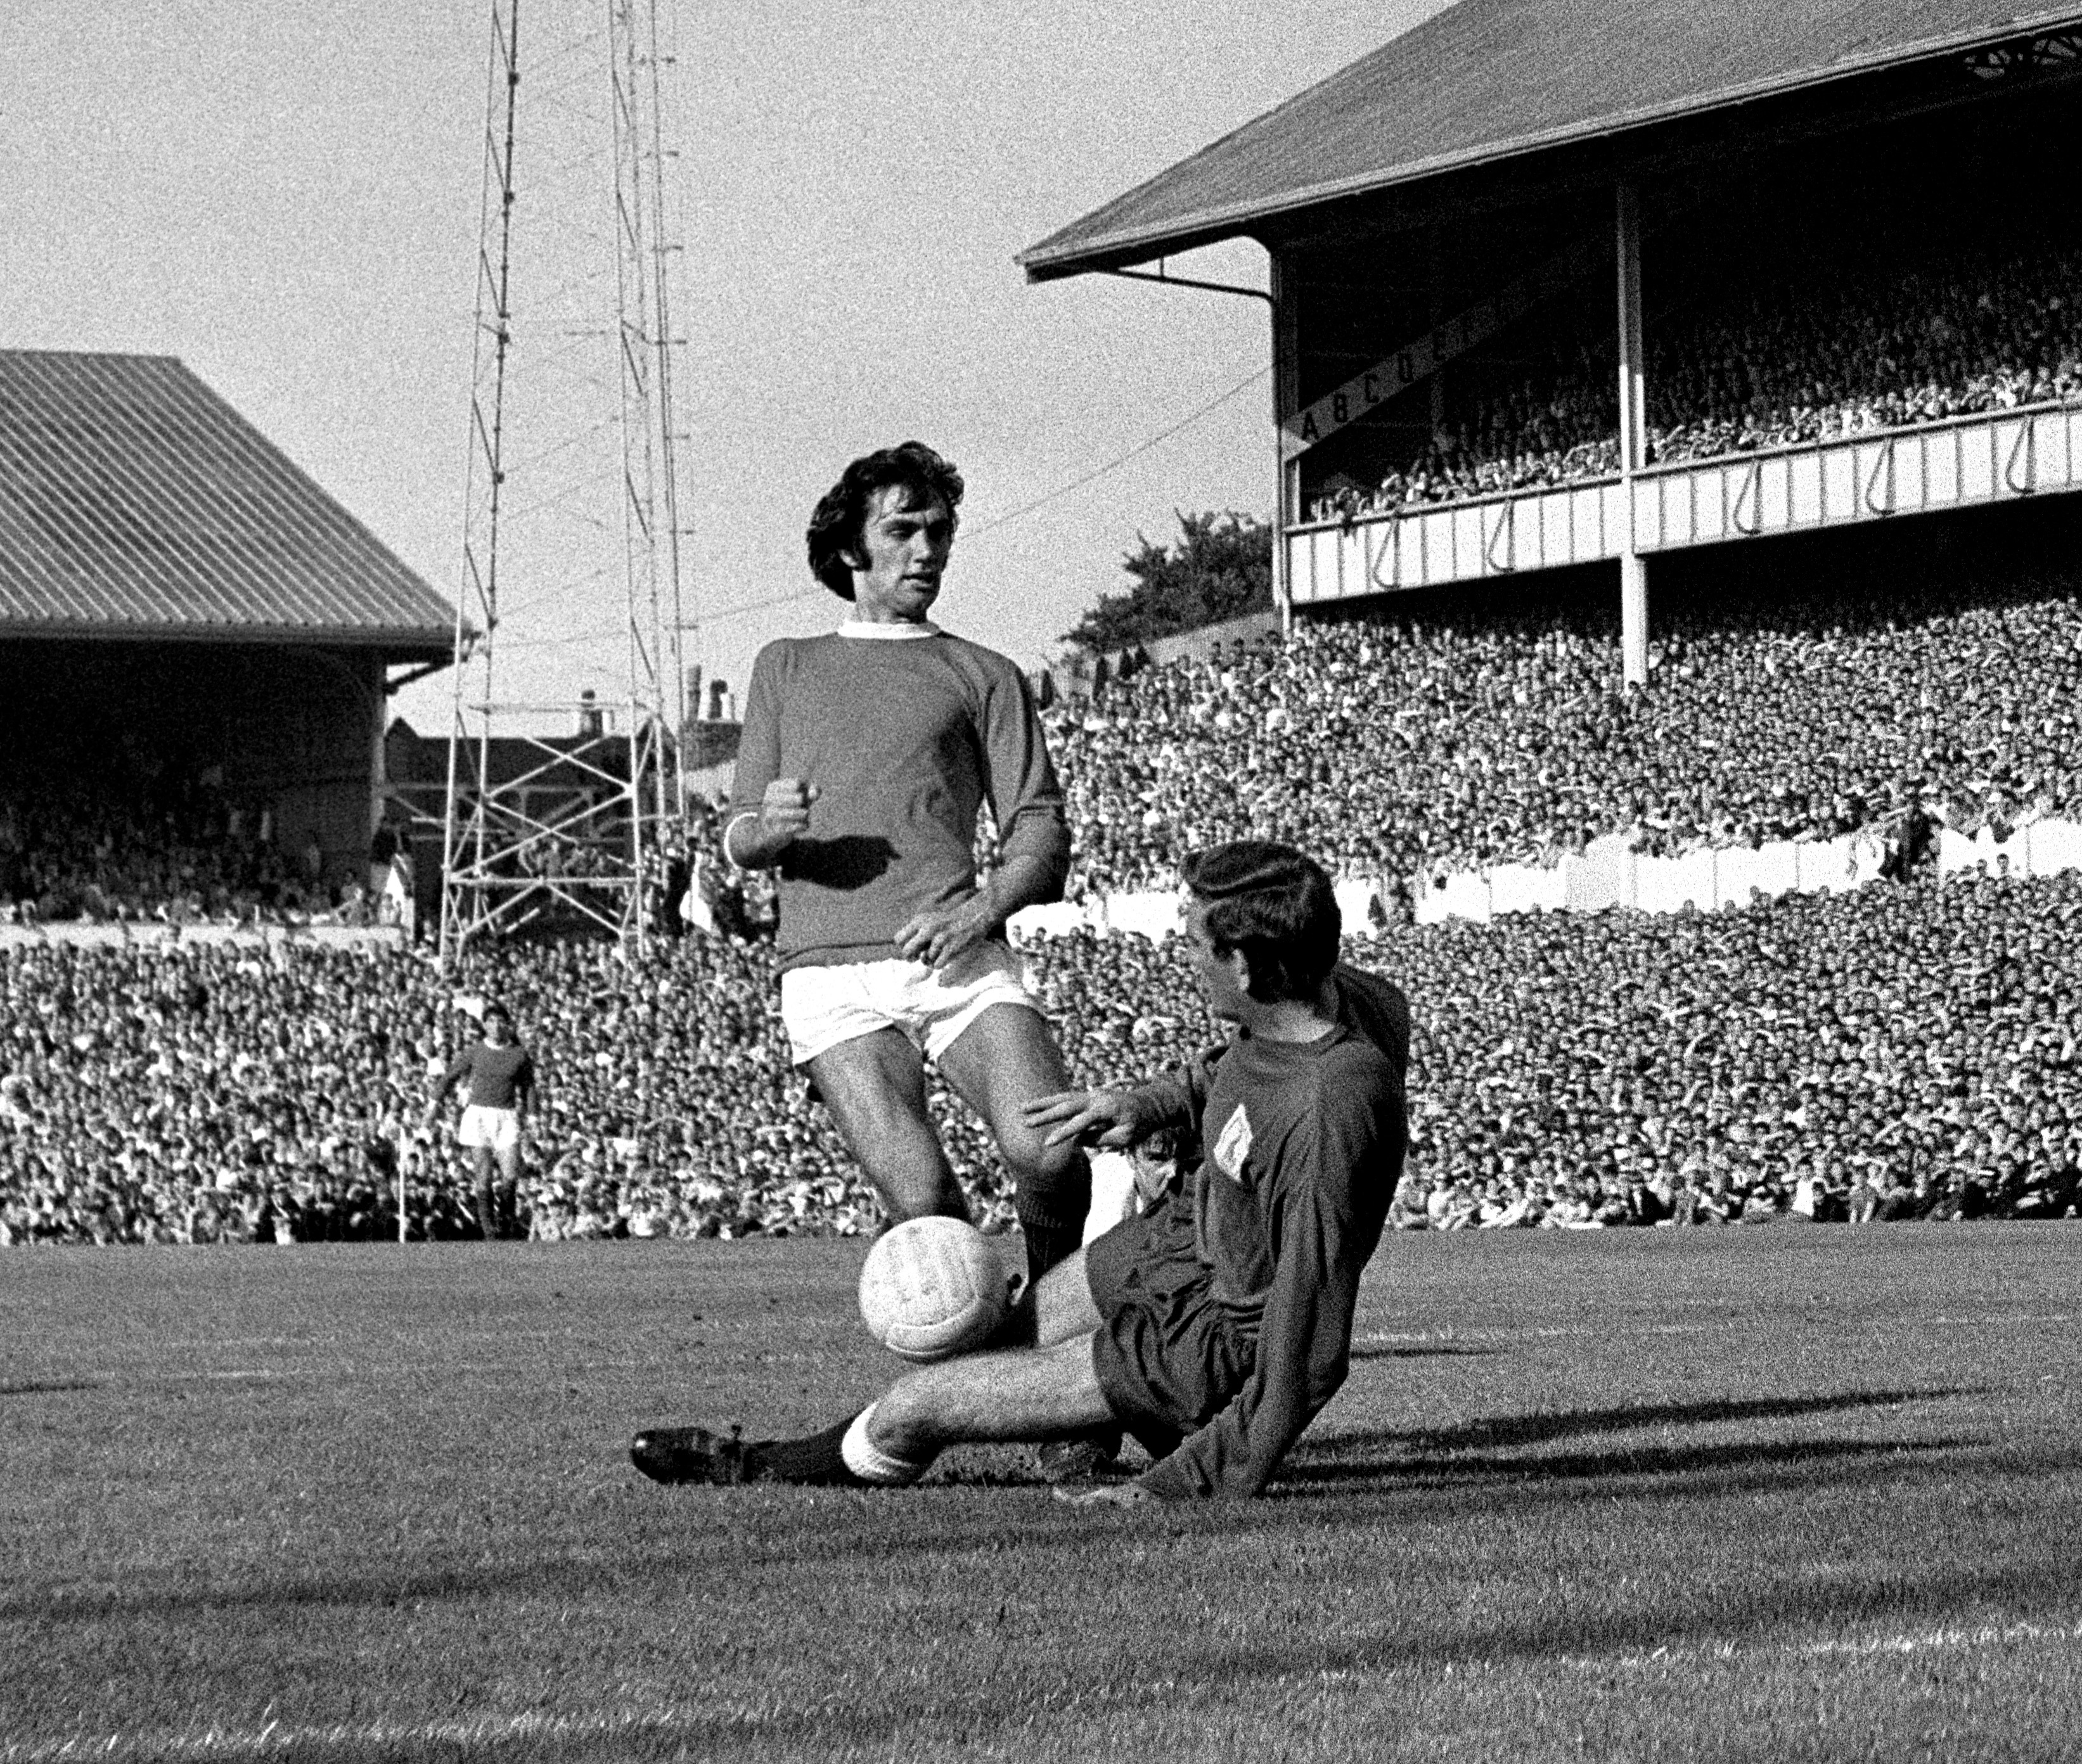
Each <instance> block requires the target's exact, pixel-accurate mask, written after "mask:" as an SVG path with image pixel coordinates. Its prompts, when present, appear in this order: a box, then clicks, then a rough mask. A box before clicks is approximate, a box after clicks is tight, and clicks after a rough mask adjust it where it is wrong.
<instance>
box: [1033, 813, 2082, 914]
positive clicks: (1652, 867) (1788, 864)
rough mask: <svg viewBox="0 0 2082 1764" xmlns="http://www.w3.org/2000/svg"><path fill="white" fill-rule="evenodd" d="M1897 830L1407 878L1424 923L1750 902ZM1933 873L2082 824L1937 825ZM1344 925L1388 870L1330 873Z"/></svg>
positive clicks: (1866, 880)
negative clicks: (2009, 829) (2006, 828)
mask: <svg viewBox="0 0 2082 1764" xmlns="http://www.w3.org/2000/svg"><path fill="white" fill-rule="evenodd" d="M1894 849H1895V846H1894V840H1893V839H1892V838H1891V837H1890V836H1887V835H1885V834H1881V833H1877V832H1866V833H1852V834H1848V835H1846V836H1844V837H1843V838H1841V839H1833V840H1774V841H1772V843H1770V844H1764V845H1760V846H1755V847H1751V846H1748V845H1735V846H1723V847H1705V848H1701V849H1699V850H1697V851H1692V852H1687V853H1684V855H1683V856H1682V857H1647V856H1645V855H1644V854H1642V853H1639V852H1637V851H1633V850H1632V849H1630V848H1629V847H1628V844H1627V842H1626V840H1625V839H1624V838H1623V837H1621V836H1619V835H1617V834H1610V835H1608V836H1606V837H1604V838H1603V839H1599V840H1592V841H1591V844H1590V845H1589V847H1588V848H1587V849H1586V850H1585V851H1584V852H1583V853H1581V854H1580V855H1575V854H1571V855H1570V856H1568V857H1563V858H1561V859H1560V860H1559V861H1557V862H1555V863H1553V864H1549V865H1535V864H1499V865H1496V866H1495V867H1494V868H1493V869H1481V870H1455V871H1441V872H1439V873H1437V874H1432V875H1428V876H1419V877H1417V878H1414V880H1413V881H1412V882H1411V884H1410V895H1411V900H1412V903H1413V905H1414V908H1415V911H1416V916H1417V922H1418V924H1420V925H1430V924H1443V923H1445V921H1447V920H1449V919H1465V920H1475V921H1477V922H1479V923H1481V924H1487V923H1488V922H1489V921H1490V920H1493V919H1498V918H1502V917H1503V916H1507V915H1508V914H1511V913H1515V912H1604V911H1609V910H1610V909H1612V908H1613V907H1627V908H1629V909H1631V910H1632V911H1636V912H1653V913H1673V912H1682V911H1685V909H1686V908H1688V907H1690V908H1693V909H1696V911H1701V912H1716V911H1720V910H1721V909H1722V908H1723V907H1749V906H1754V905H1755V903H1757V902H1758V901H1759V900H1760V899H1762V900H1776V899H1778V898H1779V897H1780V896H1781V895H1840V894H1848V893H1850V892H1851V891H1852V890H1854V889H1858V888H1863V887H1865V886H1868V885H1869V884H1870V883H1873V882H1878V880H1879V879H1880V878H1881V876H1882V874H1884V872H1885V870H1886V865H1887V863H1888V861H1889V860H1890V858H1891V857H1893V856H1894ZM1937 868H1938V874H1939V876H1940V878H1944V879H1949V878H1952V877H1953V876H1958V875H1962V874H1969V873H1970V872H1973V871H1975V870H1979V869H1985V870H1987V871H1988V872H1989V873H1990V874H2006V875H2011V876H2055V875H2059V874H2062V873H2063V871H2067V870H2082V825H2078V824H2077V823H2074V822H2072V821H2059V820H2041V821H2034V822H2032V823H2029V825H2026V826H2024V827H2019V828H2018V829H2017V831H2015V832H2013V833H2012V835H2011V836H2010V837H2009V838H2008V840H1998V839H1997V838H1996V836H1995V834H1994V832H1993V831H1991V830H1988V829H1985V828H1984V829H1983V831H1980V832H1979V833H1977V834H1972V835H1969V834H1966V833H1960V832H1956V831H1953V829H1952V828H1950V827H1940V828H1939V829H1938V845H1937ZM1337 889H1338V907H1339V908H1340V910H1341V911H1342V914H1343V916H1344V921H1345V928H1346V930H1347V932H1349V933H1352V934H1354V935H1355V936H1359V937H1371V936H1372V935H1374V934H1375V930H1376V926H1375V924H1374V920H1375V911H1374V909H1375V907H1376V903H1379V902H1380V901H1382V900H1384V899H1386V898H1387V896H1388V895H1389V894H1390V893H1391V892H1392V891H1393V889H1392V885H1390V884H1389V882H1387V880H1386V879H1385V878H1373V877H1347V878H1344V879H1342V880H1341V881H1340V882H1338V884H1337ZM1180 924H1181V916H1180V906H1179V898H1178V895H1177V893H1176V892H1175V891H1172V892H1157V891H1147V892H1145V891H1136V892H1132V893H1123V894H1117V895H1091V896H1089V897H1087V898H1086V899H1084V900H1082V901H1080V902H1077V903H1075V904H1074V905H1073V904H1072V903H1068V902H1059V903H1057V904H1056V905H1054V906H1052V907H1028V908H1027V909H1026V911H1024V912H1021V913H1018V914H1016V915H1015V916H1014V918H1013V920H1012V927H1011V928H1012V934H1013V937H1014V941H1021V942H1023V941H1026V940H1027V939H1028V938H1030V937H1060V936H1063V935H1065V934H1066V933H1070V932H1073V931H1092V932H1095V933H1098V935H1100V936H1102V937H1106V936H1110V935H1112V934H1114V933H1119V932H1132V933H1136V934H1138V935H1140V936H1142V937H1151V938H1156V939H1161V938H1164V937H1169V936H1170V935H1171V933H1173V932H1174V931H1176V930H1178V928H1179V927H1180Z"/></svg>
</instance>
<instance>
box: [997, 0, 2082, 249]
mask: <svg viewBox="0 0 2082 1764" xmlns="http://www.w3.org/2000/svg"><path fill="white" fill-rule="evenodd" d="M2077 22H2082V6H2075V5H2072V4H2070V5H2067V6H2049V5H2045V4H2038V5H2032V4H2029V0H2025V3H2020V0H1733V3H1727V4H1715V3H1708V0H1460V3H1459V4H1458V5H1456V6H1449V7H1448V8H1447V9H1446V10H1445V11H1443V12H1440V13H1438V14H1436V15H1434V16H1433V17H1431V18H1430V19H1427V20H1426V21H1425V22H1424V23H1422V24H1420V25H1418V27H1416V28H1415V29H1414V30H1412V31H1410V32H1406V33H1405V34H1404V35H1403V36H1399V37H1397V38H1396V39H1395V40H1393V42H1391V43H1389V44H1386V45H1384V47H1382V48H1378V49H1376V50H1375V51H1374V52H1373V53H1372V54H1371V55H1367V56H1363V57H1361V58H1360V59H1359V60H1358V61H1355V62H1353V63H1352V65H1351V66H1349V67H1347V68H1346V69H1344V70H1343V71H1342V72H1341V73H1338V74H1332V75H1331V76H1330V78H1328V79H1326V80H1325V81H1323V82H1321V84H1319V85H1316V86H1311V87H1310V88H1309V90H1308V91H1305V92H1303V93H1301V94H1300V95H1299V96H1297V97H1295V98H1292V99H1288V101H1287V102H1286V103H1283V104H1282V105H1280V106H1279V108H1278V109H1276V110H1272V111H1269V112H1266V114H1265V115H1264V116H1261V117H1259V118H1258V120H1256V121H1254V122H1250V123H1246V124H1244V126H1243V127H1242V128H1239V129H1237V130H1236V131H1235V132H1234V133H1233V134H1229V135H1226V136H1224V137H1223V138H1222V139H1221V140H1220V141H1216V142H1215V143H1214V144H1213V145H1212V146H1209V147H1205V148H1203V149H1201V150H1200V151H1199V153H1197V154H1194V155H1193V156H1192V158H1190V159H1185V160H1182V161H1180V162H1179V163H1178V164H1177V165H1175V166H1173V167H1172V168H1171V169H1170V171H1165V172H1162V173H1160V174H1159V175H1157V176H1156V177H1154V178H1153V179H1150V180H1149V181H1148V183H1144V184H1142V185H1140V186H1139V187H1136V188H1135V189H1133V190H1131V191H1129V192H1127V194H1126V195H1125V196H1117V197H1115V199H1114V200H1112V201H1111V202H1109V203H1107V204H1106V205H1105V206H1104V207H1103V208H1097V209H1094V211H1093V212H1092V213H1089V214H1088V215H1086V216H1085V217H1084V218H1083V219H1082V220H1081V221H1076V222H1074V223H1073V225H1069V226H1067V227H1065V228H1064V229H1062V230H1061V231H1060V232H1059V233H1056V234H1052V235H1051V236H1050V237H1049V238H1046V239H1043V241H1042V242H1040V243H1039V244H1038V245H1035V246H1030V247H1029V248H1028V249H1027V250H1025V251H1022V253H1021V254H1020V255H1019V259H1018V261H1019V262H1020V263H1022V265H1023V266H1024V267H1026V272H1027V274H1028V275H1029V276H1031V277H1032V278H1034V279H1035V280H1045V279H1047V278H1049V277H1052V276H1074V275H1077V274H1079V273H1081V272H1084V271H1087V270H1094V269H1104V268H1109V267H1118V266H1119V265H1122V264H1126V263H1140V262H1143V261H1145V260H1147V259H1149V258H1151V257H1153V256H1156V255H1158V254H1159V253H1161V252H1165V251H1178V250H1186V249H1188V248H1190V247H1191V246H1196V245H1207V244H1212V243H1213V242H1215V241H1216V240H1217V239H1220V238H1231V237H1233V236H1235V235H1236V234H1241V233H1245V232H1248V231H1250V229H1251V228H1252V227H1253V225H1254V224H1255V223H1258V222H1262V221H1266V220H1267V219H1269V218H1271V217H1273V216H1275V215H1279V214H1281V213H1286V212H1288V211H1291V210H1293V209H1296V208H1307V207H1309V206H1312V205H1313V204H1317V203H1320V202H1325V201H1329V200H1333V199H1335V198H1338V197H1341V196H1357V195H1362V194H1364V193H1366V192H1370V191H1376V190H1384V189H1387V188H1389V187H1391V186H1393V185H1396V184H1403V183H1411V182H1413V181H1414V180H1416V179H1421V178H1426V177H1429V176H1431V175H1435V174H1436V173H1439V172H1442V171H1454V170H1457V169H1460V168H1464V167H1466V166H1477V165H1481V164H1482V163H1484V162H1487V161H1490V160H1494V159H1499V158H1505V157H1507V156H1509V155H1512V154H1524V153H1529V152H1532V151H1534V150H1536V149H1540V148H1545V147H1553V146H1558V145H1562V144H1564V143H1566V142H1569V141H1580V140H1583V139H1586V138H1588V137H1593V136H1597V135H1603V134H1609V133H1616V132H1618V131H1620V130H1623V129H1629V128H1639V127H1642V125H1644V124H1650V123H1656V122H1662V121H1666V120H1669V119H1671V118H1673V117H1677V116H1688V115H1692V114H1695V113H1696V112H1703V111H1709V110H1713V109H1716V108H1718V107H1722V106H1726V105H1730V104H1735V103H1743V102H1745V101H1747V100H1750V99H1758V98H1764V97H1767V96H1769V95H1773V94H1776V93H1781V92H1789V91H1795V90H1797V89H1798V88H1800V87H1802V86H1814V85H1819V84H1820V83H1822V82H1826V81H1830V80H1839V79H1843V78H1847V77H1848V76H1850V75H1852V74H1863V73H1869V72H1872V71H1873V70H1874V69H1879V68H1884V67H1890V66H1894V65H1899V64H1900V63H1903V62H1907V61H1916V60H1920V59H1922V58H1924V57H1929V56H1934V55H1939V54H1945V53H1960V52H1962V51H1964V50H1968V49H1971V48H1978V47H1980V46H1982V45H1983V44H1991V43H1996V42H2001V41H2004V40H2008V39H2012V38H2016V37H2019V36H2031V35H2033V34H2034V33H2037V32H2045V31H2050V30H2053V29H2055V28H2058V27H2063V26H2067V25H2071V24H2073V23H2077Z"/></svg>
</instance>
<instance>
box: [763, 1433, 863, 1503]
mask: <svg viewBox="0 0 2082 1764" xmlns="http://www.w3.org/2000/svg"><path fill="white" fill-rule="evenodd" d="M852 1425H853V1417H852V1416H850V1415H849V1416H848V1417H846V1418H845V1420H844V1421H840V1422H839V1423H837V1425H835V1426H831V1427H827V1428H826V1429H824V1431H823V1432H822V1433H820V1434H805V1435H804V1436H803V1438H800V1439H765V1440H761V1442H759V1443H758V1444H757V1445H755V1446H746V1447H745V1449H744V1471H745V1480H746V1481H748V1482H800V1483H807V1484H812V1485H816V1484H828V1485H832V1486H837V1487H841V1488H844V1487H853V1488H861V1487H863V1486H865V1479H864V1478H862V1477H859V1476H855V1475H854V1474H853V1472H852V1471H850V1470H849V1469H847V1468H846V1464H845V1458H844V1457H843V1456H842V1455H841V1450H840V1448H841V1446H844V1445H845V1436H846V1429H848V1428H849V1427H851V1426H852Z"/></svg>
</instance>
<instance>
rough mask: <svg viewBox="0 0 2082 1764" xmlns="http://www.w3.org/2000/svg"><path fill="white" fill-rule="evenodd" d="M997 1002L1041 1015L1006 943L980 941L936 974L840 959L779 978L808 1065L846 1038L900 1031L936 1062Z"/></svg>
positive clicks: (791, 1047)
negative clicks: (884, 1031) (881, 1031)
mask: <svg viewBox="0 0 2082 1764" xmlns="http://www.w3.org/2000/svg"><path fill="white" fill-rule="evenodd" d="M993 1004H1017V1005H1019V1006H1020V1007H1022V1008H1023V1009H1026V1010H1030V1011H1032V1012H1033V1013H1035V1015H1036V1016H1039V1014H1040V1011H1041V1007H1040V1006H1039V1004H1035V1002H1034V995H1033V994H1032V993H1030V992H1029V991H1027V990H1026V983H1025V982H1024V981H1023V980H1022V979H1021V978H1020V972H1019V958H1018V957H1017V956H1015V955H1014V954H1013V953H1012V952H1011V950H1009V949H1007V948H1006V947H1005V945H1003V944H1001V943H982V944H979V945H976V948H974V949H971V950H969V951H968V952H967V954H963V955H961V956H959V957H957V958H955V960H954V961H952V962H950V963H948V965H947V966H946V967H944V968H942V969H941V970H939V971H938V973H935V972H934V970H932V969H931V968H929V967H928V966H926V965H925V963H924V962H907V961H905V960H904V959H903V958H901V957H899V958H896V959H894V960H892V961H888V962H834V963H832V965H831V966H828V967H815V968H793V969H790V970H789V971H788V972H787V973H786V974H784V975H782V976H781V1021H782V1024H783V1025H785V1026H786V1029H787V1031H788V1057H789V1058H790V1059H791V1060H793V1061H794V1063H795V1064H796V1065H798V1066H807V1065H808V1064H809V1063H810V1062H811V1060H813V1059H816V1057H817V1055H820V1054H821V1053H824V1052H825V1051H826V1050H828V1049H830V1048H833V1047H836V1046H838V1045H839V1043H840V1042H852V1041H858V1040H859V1039H860V1038H861V1037H862V1036H863V1035H872V1034H875V1031H876V1030H878V1029H901V1030H902V1031H903V1032H904V1034H906V1035H907V1036H908V1037H909V1038H911V1040H912V1042H913V1043H914V1044H915V1045H916V1046H919V1047H921V1048H922V1049H923V1050H925V1057H926V1058H927V1059H938V1058H939V1057H940V1055H942V1054H944V1053H945V1052H946V1050H948V1049H949V1048H950V1047H951V1046H954V1045H955V1042H956V1041H957V1040H959V1038H960V1037H961V1034H962V1031H963V1029H967V1027H968V1026H969V1025H970V1024H971V1023H973V1022H974V1021H976V1019H977V1018H978V1017H980V1016H982V1015H983V1013H984V1012H985V1011H987V1010H988V1009H989V1008H991V1006H992V1005H993Z"/></svg>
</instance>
